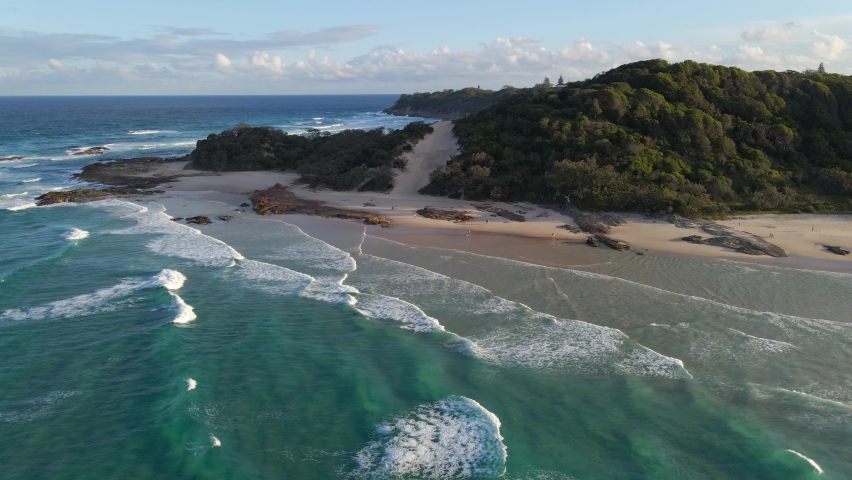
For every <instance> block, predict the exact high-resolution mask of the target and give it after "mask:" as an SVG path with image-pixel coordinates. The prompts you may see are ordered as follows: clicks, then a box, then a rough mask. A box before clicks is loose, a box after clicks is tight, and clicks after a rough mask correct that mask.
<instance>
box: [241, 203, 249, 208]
mask: <svg viewBox="0 0 852 480" xmlns="http://www.w3.org/2000/svg"><path fill="white" fill-rule="evenodd" d="M240 206H241V207H250V206H251V204H250V203H248V202H244V203H241V204H240Z"/></svg>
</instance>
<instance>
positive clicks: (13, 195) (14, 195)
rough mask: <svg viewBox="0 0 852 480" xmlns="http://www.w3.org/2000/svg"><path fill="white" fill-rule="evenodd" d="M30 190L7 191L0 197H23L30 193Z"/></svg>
mask: <svg viewBox="0 0 852 480" xmlns="http://www.w3.org/2000/svg"><path fill="white" fill-rule="evenodd" d="M29 194H30V192H21V193H7V194H5V195H0V198H15V197H23V196H26V195H29Z"/></svg>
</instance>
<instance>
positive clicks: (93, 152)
mask: <svg viewBox="0 0 852 480" xmlns="http://www.w3.org/2000/svg"><path fill="white" fill-rule="evenodd" d="M108 151H109V148H107V147H92V148H87V149H85V150H83V151H81V152H76V153H75V154H74V155H102V154H104V153H106V152H108Z"/></svg>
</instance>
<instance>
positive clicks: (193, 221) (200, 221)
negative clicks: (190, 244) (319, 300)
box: [186, 215, 213, 225]
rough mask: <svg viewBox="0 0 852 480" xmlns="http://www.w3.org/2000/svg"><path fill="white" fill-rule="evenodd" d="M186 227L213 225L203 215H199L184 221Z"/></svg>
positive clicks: (208, 218)
mask: <svg viewBox="0 0 852 480" xmlns="http://www.w3.org/2000/svg"><path fill="white" fill-rule="evenodd" d="M186 223H187V225H209V224H211V223H213V221H212V220H210V217H205V216H204V215H199V216H197V217H189V218H187V219H186Z"/></svg>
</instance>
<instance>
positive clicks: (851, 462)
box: [0, 95, 852, 480]
mask: <svg viewBox="0 0 852 480" xmlns="http://www.w3.org/2000/svg"><path fill="white" fill-rule="evenodd" d="M395 99H396V97H395V96H391V95H377V96H317V97H127V98H123V97H91V98H11V97H6V98H0V157H9V156H23V157H24V158H22V159H19V160H14V161H3V162H0V234H1V235H2V239H3V242H2V247H3V248H2V249H0V478H3V479H31V478H48V479H54V478H57V479H59V478H75V479H78V478H93V479H95V478H97V479H102V478H140V479H145V478H169V479H171V478H210V479H213V478H215V479H218V478H235V479H243V478H245V479H266V478H276V479H277V478H293V479H327V478H352V479H377V478H426V479H460V478H476V479H479V478H504V479H541V480H544V479H548V480H550V479H573V480H587V479H807V478H831V479H845V478H852V455H850V448H852V369H850V366H849V365H850V360H852V324H850V320H852V318H850V314H849V312H852V295H850V293H852V276H850V275H848V274H843V273H833V272H821V271H809V270H801V269H792V268H777V267H772V266H764V265H758V264H751V263H743V262H733V261H726V260H715V259H704V258H688V257H676V256H663V255H645V256H636V255H628V254H624V253H621V252H615V251H608V250H603V249H600V250H599V251H596V253H595V255H597V256H598V261H597V262H596V263H592V264H584V265H582V266H577V267H570V268H552V267H546V266H540V265H535V264H531V263H525V262H520V261H515V260H507V259H502V258H497V257H490V256H484V255H478V254H474V253H469V252H462V251H456V250H450V249H441V248H428V247H413V246H408V245H404V244H400V243H396V242H393V241H390V240H386V239H382V238H378V237H376V236H374V235H370V234H369V232H367V231H365V229H364V226H363V225H361V224H359V223H356V222H345V221H324V220H320V219H310V220H305V219H300V218H297V217H288V216H275V217H259V216H256V215H253V214H249V213H246V214H239V215H235V214H234V209H235V204H237V205H238V203H237V202H238V201H239V198H238V197H237V196H234V198H233V199H232V200H229V201H223V200H222V198H221V196H220V197H216V196H212V195H211V196H209V197H205V195H204V194H199V195H195V196H188V195H181V194H179V192H173V193H172V192H170V193H169V194H166V195H162V196H159V197H145V198H140V199H135V198H134V199H127V200H115V199H114V200H107V201H101V202H94V203H89V204H79V205H71V204H62V205H56V206H50V207H34V203H33V198H34V197H35V196H36V195H39V194H41V193H44V192H47V191H50V190H59V189H70V188H77V187H80V186H84V185H86V184H82V183H80V182H77V181H75V180H73V179H71V177H70V176H71V174H73V173H74V172H77V171H79V170H80V168H81V167H82V166H83V165H86V164H88V163H91V162H92V161H95V160H96V159H97V160H105V159H110V158H129V157H140V156H178V155H183V154H186V153H188V152H189V151H191V150H192V148H193V146H194V142H195V141H196V140H197V139H200V138H204V137H206V136H207V135H208V134H210V133H216V132H220V131H221V130H224V129H226V128H229V127H232V126H234V125H236V124H238V123H249V124H253V125H270V126H275V127H278V128H282V129H284V130H286V131H289V132H292V133H300V132H304V131H306V130H307V129H308V128H318V129H321V130H327V131H336V130H340V129H344V128H377V127H386V128H400V127H402V126H404V125H405V124H406V123H407V122H409V121H411V120H412V119H411V118H404V117H390V116H387V115H383V114H381V113H380V111H381V110H382V109H383V108H386V107H388V106H390V105H391V104H392V103H393V101H394V100H395ZM94 146H107V147H108V148H109V149H110V150H109V151H108V152H107V153H106V154H104V155H102V156H98V157H92V156H75V155H73V154H74V153H76V152H79V151H82V150H85V149H86V148H90V147H94ZM199 214H201V215H208V216H211V217H214V216H218V215H225V214H228V215H234V217H235V218H234V219H233V220H232V221H230V222H227V223H226V222H217V223H214V224H213V225H208V226H203V227H197V228H193V227H189V226H186V225H182V224H177V223H175V222H171V221H170V218H171V217H173V216H182V217H186V216H192V215H199ZM557 248H563V247H561V246H559V247H557ZM564 248H580V247H570V246H565V247H564Z"/></svg>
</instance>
